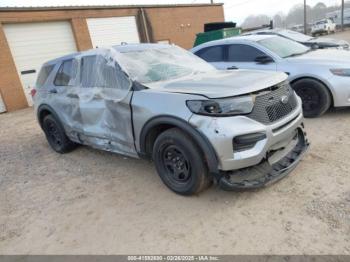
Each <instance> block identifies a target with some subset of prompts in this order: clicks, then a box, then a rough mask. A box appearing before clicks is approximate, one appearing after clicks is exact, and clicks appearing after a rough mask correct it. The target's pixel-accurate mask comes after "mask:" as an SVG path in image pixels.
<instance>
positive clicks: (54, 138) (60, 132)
mask: <svg viewBox="0 0 350 262" xmlns="http://www.w3.org/2000/svg"><path fill="white" fill-rule="evenodd" d="M42 127H43V130H44V133H45V136H46V139H47V141H48V143H49V145H50V146H51V148H52V149H53V150H55V151H56V152H57V153H60V154H64V153H68V152H70V151H72V150H73V149H75V148H76V147H77V144H76V143H74V142H72V141H70V140H69V138H68V137H67V135H66V133H65V131H64V129H63V127H62V125H61V123H60V122H59V121H58V120H57V119H56V118H55V117H54V116H52V115H47V116H46V117H45V118H44V120H43V124H42Z"/></svg>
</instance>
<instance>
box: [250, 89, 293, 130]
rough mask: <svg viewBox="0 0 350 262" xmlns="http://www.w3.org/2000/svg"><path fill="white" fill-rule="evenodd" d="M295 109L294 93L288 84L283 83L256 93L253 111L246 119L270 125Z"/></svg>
mask: <svg viewBox="0 0 350 262" xmlns="http://www.w3.org/2000/svg"><path fill="white" fill-rule="evenodd" d="M282 100H283V101H282ZM296 107H297V99H296V96H295V93H294V91H293V90H292V88H291V87H290V85H289V84H286V83H283V84H281V85H279V86H274V87H272V88H271V89H270V90H268V91H263V92H260V93H258V94H257V95H256V98H255V104H254V108H253V111H252V112H251V113H250V114H249V115H248V117H249V118H251V119H254V120H256V121H258V122H260V123H262V124H272V123H274V122H276V121H278V120H280V119H281V118H283V117H285V116H286V115H288V114H289V113H291V112H292V111H293V110H294V109H295V108H296Z"/></svg>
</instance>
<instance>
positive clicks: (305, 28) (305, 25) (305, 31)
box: [304, 0, 307, 35]
mask: <svg viewBox="0 0 350 262" xmlns="http://www.w3.org/2000/svg"><path fill="white" fill-rule="evenodd" d="M304 34H305V35H306V34H307V19H306V0H304Z"/></svg>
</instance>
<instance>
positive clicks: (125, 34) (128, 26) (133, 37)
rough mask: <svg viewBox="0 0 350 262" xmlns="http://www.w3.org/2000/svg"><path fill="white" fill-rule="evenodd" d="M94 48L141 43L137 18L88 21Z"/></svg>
mask: <svg viewBox="0 0 350 262" xmlns="http://www.w3.org/2000/svg"><path fill="white" fill-rule="evenodd" d="M87 24H88V27H89V32H90V37H91V41H92V45H93V47H106V46H113V45H119V44H121V43H122V42H125V43H140V39H139V33H138V30H137V25H136V19H135V16H125V17H107V18H89V19H87Z"/></svg>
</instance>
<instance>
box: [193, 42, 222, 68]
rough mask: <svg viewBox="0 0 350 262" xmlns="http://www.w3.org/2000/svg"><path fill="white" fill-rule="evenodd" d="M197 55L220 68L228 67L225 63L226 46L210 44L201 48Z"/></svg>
mask: <svg viewBox="0 0 350 262" xmlns="http://www.w3.org/2000/svg"><path fill="white" fill-rule="evenodd" d="M195 54H196V55H197V56H199V57H200V58H202V59H203V60H205V61H207V62H208V63H211V64H212V65H213V66H215V67H216V68H218V69H226V68H225V64H224V59H225V46H224V45H217V46H209V47H205V48H203V49H201V50H198V51H197V52H196V53H195Z"/></svg>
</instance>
